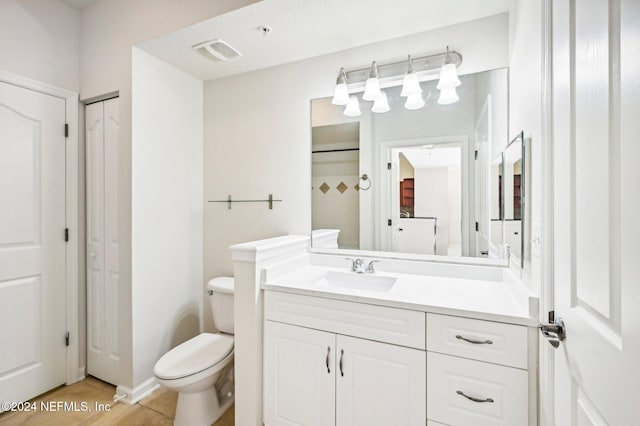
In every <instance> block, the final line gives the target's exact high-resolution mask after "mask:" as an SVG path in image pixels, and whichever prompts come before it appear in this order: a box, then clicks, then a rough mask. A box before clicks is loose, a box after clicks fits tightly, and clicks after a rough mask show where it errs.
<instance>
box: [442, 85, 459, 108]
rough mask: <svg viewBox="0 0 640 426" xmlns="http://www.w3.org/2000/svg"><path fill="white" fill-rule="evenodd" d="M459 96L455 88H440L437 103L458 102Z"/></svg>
mask: <svg viewBox="0 0 640 426" xmlns="http://www.w3.org/2000/svg"><path fill="white" fill-rule="evenodd" d="M459 99H460V98H459V97H458V94H457V93H456V88H455V87H452V88H450V89H442V90H440V97H439V98H438V103H439V104H440V105H449V104H452V103H455V102H458V100H459Z"/></svg>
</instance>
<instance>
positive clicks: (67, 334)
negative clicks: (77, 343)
mask: <svg viewBox="0 0 640 426" xmlns="http://www.w3.org/2000/svg"><path fill="white" fill-rule="evenodd" d="M64 344H65V346H69V332H68V331H67V332H66V333H65V335H64Z"/></svg>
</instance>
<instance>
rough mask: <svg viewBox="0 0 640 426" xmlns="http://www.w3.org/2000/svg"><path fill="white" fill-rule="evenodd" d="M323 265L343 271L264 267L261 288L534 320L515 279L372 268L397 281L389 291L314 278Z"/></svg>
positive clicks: (447, 312) (508, 320) (515, 320)
mask: <svg viewBox="0 0 640 426" xmlns="http://www.w3.org/2000/svg"><path fill="white" fill-rule="evenodd" d="M328 271H336V272H343V273H344V272H346V271H345V269H344V268H335V267H328V266H318V265H306V266H303V267H301V268H299V269H296V270H295V271H293V272H291V273H288V274H284V275H280V274H276V275H279V276H276V277H274V278H272V279H270V277H269V275H270V274H269V273H268V271H267V274H265V281H266V282H265V283H263V284H262V288H263V289H264V290H272V291H282V292H287V293H296V294H303V295H307V296H316V297H324V298H329V299H339V300H346V301H351V302H359V303H368V304H372V305H381V306H389V307H395V308H402V309H409V310H414V311H421V312H431V313H438V314H445V315H454V316H461V317H467V318H476V319H483V320H489V321H499V322H506V323H511V324H519V325H526V326H537V325H538V320H537V319H536V318H534V317H533V316H531V315H530V313H529V311H528V310H527V309H526V307H527V306H530V304H529V301H528V300H524V299H526V298H527V297H530V296H527V295H528V294H529V293H528V292H523V291H522V289H520V288H514V287H515V286H524V284H521V283H514V282H502V281H484V280H475V279H464V278H450V277H436V276H429V275H418V274H415V275H414V274H403V273H396V272H393V273H388V272H376V273H375V275H376V276H381V277H384V276H389V277H395V278H396V279H397V281H396V282H395V285H394V286H393V288H391V289H390V290H389V291H367V290H364V289H350V288H343V287H337V286H330V285H318V284H315V282H316V281H317V280H318V279H320V278H321V277H322V276H323V275H325V274H326V273H327V272H328ZM349 273H351V272H349ZM353 274H355V272H353ZM519 299H523V300H519Z"/></svg>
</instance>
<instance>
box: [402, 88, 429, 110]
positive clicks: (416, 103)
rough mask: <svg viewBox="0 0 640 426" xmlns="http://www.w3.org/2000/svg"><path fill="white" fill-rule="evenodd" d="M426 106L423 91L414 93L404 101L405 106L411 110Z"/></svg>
mask: <svg viewBox="0 0 640 426" xmlns="http://www.w3.org/2000/svg"><path fill="white" fill-rule="evenodd" d="M423 106H424V99H422V93H419V92H418V93H412V94H410V95H409V96H407V102H405V103H404V107H405V108H406V109H409V110H416V109H420V108H422V107H423Z"/></svg>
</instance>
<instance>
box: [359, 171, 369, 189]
mask: <svg viewBox="0 0 640 426" xmlns="http://www.w3.org/2000/svg"><path fill="white" fill-rule="evenodd" d="M360 181H363V182H369V185H368V186H367V187H366V188H365V187H363V186H362V185H360ZM358 185H359V186H360V189H362V190H363V191H367V190H368V189H369V188H371V178H370V177H369V176H367V174H366V173H365V174H363V175H362V176H360V179H358Z"/></svg>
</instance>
